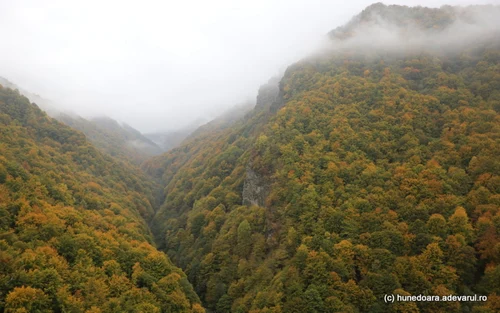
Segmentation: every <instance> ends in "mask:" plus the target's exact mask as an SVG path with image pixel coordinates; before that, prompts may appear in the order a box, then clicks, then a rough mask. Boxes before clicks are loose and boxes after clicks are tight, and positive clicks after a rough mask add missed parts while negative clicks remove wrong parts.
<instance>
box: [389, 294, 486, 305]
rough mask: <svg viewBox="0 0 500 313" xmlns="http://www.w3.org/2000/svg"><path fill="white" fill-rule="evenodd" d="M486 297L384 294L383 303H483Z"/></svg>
mask: <svg viewBox="0 0 500 313" xmlns="http://www.w3.org/2000/svg"><path fill="white" fill-rule="evenodd" d="M487 300H488V296H483V295H468V296H456V295H448V296H430V295H417V296H411V295H399V294H386V295H384V301H385V303H394V302H485V301H487Z"/></svg>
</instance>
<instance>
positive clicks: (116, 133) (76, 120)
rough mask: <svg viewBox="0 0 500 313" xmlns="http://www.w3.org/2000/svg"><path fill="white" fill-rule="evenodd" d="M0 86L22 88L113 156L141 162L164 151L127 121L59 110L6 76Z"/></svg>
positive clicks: (62, 120) (24, 93) (29, 97)
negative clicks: (90, 117)
mask: <svg viewBox="0 0 500 313" xmlns="http://www.w3.org/2000/svg"><path fill="white" fill-rule="evenodd" d="M0 85H2V86H4V87H8V88H11V89H17V90H19V92H20V93H21V94H22V95H24V96H25V97H26V98H28V99H29V100H30V101H31V102H32V103H35V104H37V105H38V106H39V107H40V108H41V109H43V110H44V111H46V112H47V114H49V115H50V116H51V117H53V118H55V119H57V120H59V121H60V122H63V123H64V124H66V125H68V126H70V127H72V128H73V129H76V130H79V131H81V132H83V133H84V134H85V135H86V136H87V138H88V139H89V140H90V141H91V142H92V143H93V144H94V145H95V146H96V147H97V148H98V149H100V150H101V151H103V152H105V153H107V154H109V155H111V156H113V157H117V158H119V159H121V160H127V161H130V162H132V163H134V164H140V163H142V162H143V161H145V160H146V159H147V158H148V157H150V156H153V155H158V154H161V153H162V152H163V149H162V148H160V147H159V146H157V145H156V144H155V143H154V142H153V141H151V140H150V139H148V138H147V137H145V136H144V135H142V134H141V133H140V132H139V131H138V130H136V129H134V128H133V127H131V126H129V125H127V124H120V123H118V122H117V121H115V120H113V119H111V118H109V117H99V118H92V119H85V118H83V117H81V116H78V115H76V114H72V113H64V112H62V111H61V110H59V109H57V108H56V105H54V104H53V103H52V101H50V100H47V99H45V98H43V97H41V96H39V95H37V94H34V93H31V92H29V91H27V90H25V89H23V88H21V87H19V86H17V85H16V84H14V83H12V82H10V81H9V80H7V79H6V78H3V77H0Z"/></svg>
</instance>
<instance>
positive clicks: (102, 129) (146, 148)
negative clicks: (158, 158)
mask: <svg viewBox="0 0 500 313" xmlns="http://www.w3.org/2000/svg"><path fill="white" fill-rule="evenodd" d="M56 118H57V119H58V120H59V121H61V122H63V123H64V124H66V125H68V126H70V127H71V128H74V129H76V130H79V131H81V132H83V133H84V134H85V135H86V136H87V138H88V139H89V140H90V141H91V142H92V143H93V144H94V145H95V146H96V147H97V148H99V149H100V150H101V151H103V152H105V153H107V154H109V155H111V156H113V157H115V158H118V159H120V160H123V161H130V162H132V163H134V164H140V163H142V162H143V161H145V160H146V159H147V158H149V157H151V156H153V155H158V154H161V153H162V152H163V150H162V148H160V147H158V146H157V145H156V144H155V143H154V142H152V141H151V140H150V139H149V138H147V137H145V136H144V135H143V134H141V133H140V132H139V131H138V130H136V129H134V128H132V127H131V126H129V125H127V124H123V125H120V124H119V123H118V122H117V121H115V120H113V119H111V118H108V117H100V118H93V119H90V120H87V119H84V118H82V117H79V116H76V117H75V116H70V115H68V114H60V115H58V116H56Z"/></svg>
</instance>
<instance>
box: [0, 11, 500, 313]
mask: <svg viewBox="0 0 500 313" xmlns="http://www.w3.org/2000/svg"><path fill="white" fill-rule="evenodd" d="M484 12H488V14H490V15H491V16H496V17H500V7H498V6H471V7H466V8H458V7H451V6H444V7H441V8H439V9H430V8H423V7H413V8H410V7H406V6H396V5H391V6H386V5H383V4H374V5H371V6H369V7H368V8H366V9H365V10H364V11H363V12H361V13H360V14H359V15H357V16H355V17H354V18H353V19H352V20H351V21H350V22H349V23H347V24H346V25H344V26H342V27H339V28H336V29H334V30H332V31H331V32H330V33H329V34H328V37H329V41H330V44H331V46H328V47H326V48H325V49H323V50H321V51H318V52H317V53H316V54H314V55H311V56H310V57H307V58H304V59H302V60H300V61H298V62H296V63H294V64H292V65H290V66H289V67H288V68H287V70H286V72H285V73H284V75H283V77H282V78H273V79H270V80H269V82H268V83H267V84H264V85H262V87H261V88H260V90H259V92H258V96H257V99H256V105H255V107H254V109H253V110H251V111H250V112H248V113H246V114H245V115H244V116H243V117H241V116H239V115H235V117H234V118H225V119H219V120H215V121H213V122H212V123H209V124H207V125H205V126H202V127H200V128H199V129H198V130H197V131H196V132H195V133H193V134H192V135H191V136H189V137H187V138H186V139H185V140H184V141H183V143H182V144H181V145H180V146H179V147H177V148H175V149H172V150H170V151H168V152H166V153H164V154H162V155H159V156H154V157H150V158H149V159H147V160H146V161H145V162H143V163H142V164H141V166H140V168H138V167H136V166H135V165H134V164H131V163H130V162H127V161H124V159H123V158H120V157H116V156H111V155H109V154H110V152H109V150H108V151H106V149H105V148H103V147H98V148H95V147H94V146H93V145H92V144H91V143H89V141H87V139H86V137H85V136H84V135H83V134H82V133H80V132H79V131H76V130H73V129H71V128H70V127H68V126H65V125H63V124H61V123H60V122H57V121H56V120H53V119H51V118H49V117H48V116H47V115H46V114H45V113H44V112H42V111H41V110H40V109H38V107H37V106H36V105H34V104H30V103H29V101H28V100H27V99H26V98H25V97H23V96H22V95H20V94H19V92H18V91H15V90H11V89H8V88H3V87H0V138H1V141H0V245H1V247H2V249H0V286H1V287H0V311H2V310H3V311H5V312H217V313H226V312H235V313H243V312H250V313H288V312H292V313H293V312H297V313H303V312H312V313H327V312H346V313H347V312H349V313H369V312H374V313H378V312H380V313H382V312H394V313H396V312H399V313H417V312H443V313H444V312H456V313H461V312H474V313H495V312H499V311H500V158H499V157H498V156H499V155H500V114H499V112H500V29H493V31H491V29H488V32H485V33H481V36H478V35H477V34H478V33H477V30H478V29H480V27H479V26H478V27H473V28H472V29H473V30H474V32H470V33H467V31H466V30H468V29H470V28H467V27H466V26H467V25H476V26H477V25H481V22H484V19H481V18H480V17H482V16H484ZM490 15H489V16H490ZM499 20H500V19H499ZM464 25H466V26H464ZM387 27H389V28H390V29H395V30H396V31H394V33H395V34H397V36H400V35H401V34H402V36H404V37H405V38H407V40H408V41H407V42H406V43H407V44H408V45H410V44H411V47H412V48H411V49H401V48H400V47H399V46H396V48H395V46H394V45H392V44H391V45H390V44H389V43H392V41H393V40H394V38H393V37H392V35H391V36H386V37H384V38H386V39H385V40H387V41H386V42H385V43H384V42H382V40H381V42H379V44H378V45H375V46H374V45H373V44H372V42H370V41H366V40H368V39H366V38H365V39H363V40H361V39H360V38H363V36H364V34H365V32H366V31H367V29H371V30H374V29H375V30H378V31H384V33H385V34H386V33H387V32H386V30H387ZM458 30H460V31H461V34H462V35H463V37H460V36H458V37H460V38H459V39H460V40H455V39H454V38H458V37H457V36H455V37H454V33H453V32H456V31H458ZM466 34H469V35H470V36H468V35H466ZM412 35H414V36H413V37H412ZM421 35H425V36H421ZM455 35H456V34H455ZM421 38H425V39H421ZM443 38H447V40H446V41H444V42H443V43H442V44H438V43H439V40H443ZM464 38H465V39H467V40H470V42H469V41H466V40H465V39H464ZM412 40H413V41H412ZM429 40H430V41H429ZM434 40H435V41H434ZM429 42H432V44H429ZM436 42H437V43H436ZM114 149H115V150H116V149H119V147H115V148H114ZM387 294H392V295H401V296H416V295H429V296H448V295H459V296H463V295H484V296H487V297H488V300H487V301H484V302H458V301H449V302H425V301H424V302H397V301H396V302H394V303H386V301H384V295H387Z"/></svg>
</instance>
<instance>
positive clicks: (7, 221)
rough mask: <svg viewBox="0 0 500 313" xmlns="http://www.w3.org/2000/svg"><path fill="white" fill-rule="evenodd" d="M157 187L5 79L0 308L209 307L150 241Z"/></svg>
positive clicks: (0, 124) (1, 95) (0, 139)
mask: <svg viewBox="0 0 500 313" xmlns="http://www.w3.org/2000/svg"><path fill="white" fill-rule="evenodd" d="M157 188H158V186H156V185H155V184H154V183H152V182H151V181H150V180H149V179H148V178H147V177H146V176H145V175H143V174H142V173H141V172H139V171H138V170H136V169H134V168H133V167H130V166H128V165H126V164H125V163H121V162H119V161H116V160H114V159H112V158H111V157H109V156H106V155H104V154H102V153H100V152H99V151H97V150H96V149H95V148H94V147H93V146H92V145H91V144H90V143H89V142H88V141H87V140H86V138H85V136H84V135H83V134H82V133H80V132H77V131H75V130H72V129H70V128H69V127H67V126H65V125H63V124H61V123H59V122H57V121H56V120H53V119H52V118H50V117H48V116H47V115H46V114H45V113H44V112H42V111H41V110H40V109H39V108H38V107H37V106H36V105H34V104H30V102H29V101H28V99H27V98H25V97H24V96H21V95H20V94H19V93H18V92H17V91H13V90H11V89H8V88H4V87H2V86H1V85H0V311H2V312H94V313H95V312H204V310H203V308H202V307H201V305H200V304H199V299H198V297H197V295H196V294H195V293H194V291H193V289H192V287H191V285H190V284H189V282H188V281H187V279H186V276H185V275H184V273H183V272H182V271H181V270H180V269H179V268H177V267H175V266H174V265H173V264H172V263H171V262H170V260H169V259H168V258H167V256H166V255H165V254H163V253H162V252H159V251H158V250H157V249H156V248H155V247H154V245H153V242H152V237H151V234H150V231H149V229H148V227H147V224H146V222H145V220H148V219H149V218H150V217H151V216H152V215H153V213H154V207H155V201H156V200H155V197H154V193H155V191H156V189H157Z"/></svg>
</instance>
